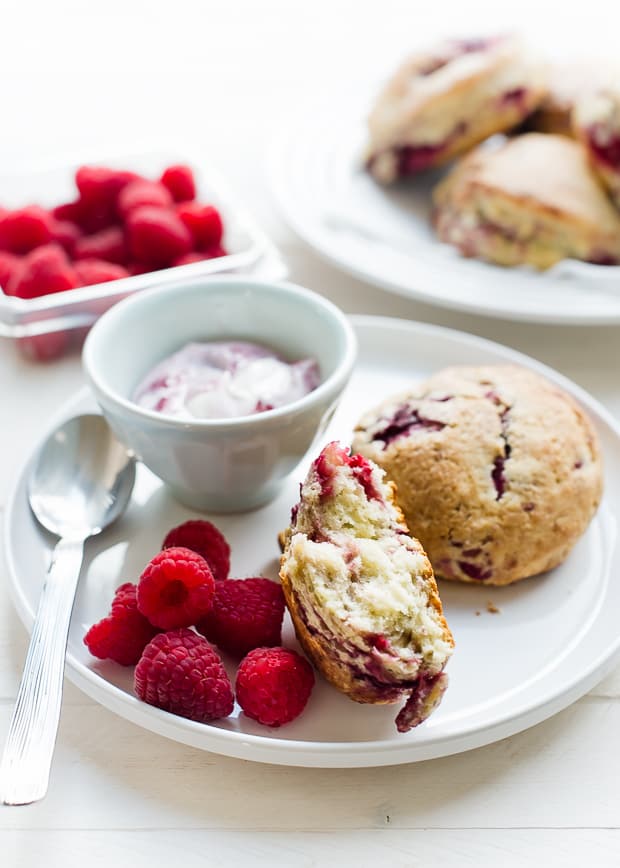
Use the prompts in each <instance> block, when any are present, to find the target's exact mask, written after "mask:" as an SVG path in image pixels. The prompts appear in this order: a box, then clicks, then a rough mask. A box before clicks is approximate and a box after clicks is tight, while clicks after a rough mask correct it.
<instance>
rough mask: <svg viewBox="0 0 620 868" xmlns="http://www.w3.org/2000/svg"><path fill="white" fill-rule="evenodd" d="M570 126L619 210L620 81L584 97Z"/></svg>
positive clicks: (579, 102) (577, 105) (576, 106)
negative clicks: (573, 128)
mask: <svg viewBox="0 0 620 868" xmlns="http://www.w3.org/2000/svg"><path fill="white" fill-rule="evenodd" d="M573 123H574V127H575V132H576V134H577V136H578V138H579V139H580V140H581V141H582V142H583V144H584V146H585V148H586V151H587V152H588V156H589V158H590V162H591V165H592V168H593V169H594V171H595V172H596V174H597V175H598V177H599V178H600V180H601V181H602V183H603V184H604V185H605V187H606V189H607V191H608V192H609V194H610V196H611V197H612V199H613V201H614V202H615V204H616V206H617V207H618V208H620V78H619V79H618V80H617V81H616V83H615V84H609V85H608V86H605V87H600V88H599V89H598V90H596V91H595V92H593V93H590V94H585V95H584V96H583V97H582V98H581V99H580V100H579V101H578V102H577V104H576V105H575V111H574V113H573Z"/></svg>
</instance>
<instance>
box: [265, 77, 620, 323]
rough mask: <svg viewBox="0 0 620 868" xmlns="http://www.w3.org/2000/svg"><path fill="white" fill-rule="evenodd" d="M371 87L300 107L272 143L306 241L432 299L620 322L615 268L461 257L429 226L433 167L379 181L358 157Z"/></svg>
mask: <svg viewBox="0 0 620 868" xmlns="http://www.w3.org/2000/svg"><path fill="white" fill-rule="evenodd" d="M375 90H376V86H373V85H372V84H368V85H367V86H363V87H362V86H361V85H360V86H359V87H358V88H356V90H355V91H354V92H352V93H340V94H336V95H335V96H333V97H332V99H331V102H327V103H326V104H324V105H322V106H320V107H319V108H318V110H317V111H311V110H306V111H305V112H304V115H303V116H302V117H301V118H299V119H298V120H297V121H295V120H293V121H290V122H287V128H286V131H285V132H284V133H283V134H282V135H281V136H280V138H279V139H278V140H277V142H276V143H275V144H274V147H273V150H272V153H271V155H270V156H271V159H270V163H271V171H270V174H271V177H272V180H273V186H274V190H275V193H276V196H277V199H278V201H279V204H280V206H281V208H282V210H283V212H284V215H285V217H286V219H287V220H288V222H289V223H290V225H291V226H292V227H293V229H294V230H295V231H296V232H297V234H298V235H299V236H300V237H301V238H303V239H304V241H306V242H307V243H308V244H310V245H311V246H312V247H314V249H315V250H316V251H317V252H318V253H320V254H321V255H323V256H324V257H326V258H327V259H329V260H330V261H332V262H333V263H335V264H336V265H337V266H339V267H340V268H343V269H344V270H345V271H348V272H350V273H352V274H354V275H355V276H356V277H360V278H362V279H364V280H368V281H370V282H371V283H374V284H376V285H377V286H381V287H384V288H385V289H389V290H392V291H394V292H398V293H400V294H402V295H405V296H410V297H411V298H416V299H419V300H421V301H425V302H428V303H430V304H436V305H440V306H442V307H447V308H452V309H456V310H464V311H469V312H472V313H478V314H483V315H485V316H494V317H504V318H506V319H515V320H524V321H528V322H550V323H573V324H575V325H585V324H590V325H593V324H597V323H598V324H603V323H613V322H616V323H617V322H620V267H618V266H613V267H612V266H600V265H591V264H588V263H584V262H576V261H573V260H565V261H564V262H562V263H559V264H558V265H557V266H556V267H555V268H553V269H551V270H549V271H547V272H543V273H540V272H536V271H534V270H532V269H529V268H500V267H499V266H495V265H490V264H488V263H484V262H479V261H477V260H474V259H465V258H463V257H462V256H460V255H459V254H458V253H457V252H456V250H455V249H453V248H452V247H451V246H449V245H446V244H441V243H440V242H438V241H437V239H436V237H435V235H434V233H433V230H432V228H431V226H430V220H429V217H430V210H431V195H430V194H431V189H432V187H433V185H434V184H435V183H436V182H437V180H438V179H439V177H440V174H439V173H430V174H427V175H424V176H418V177H417V178H416V179H410V180H407V181H404V182H401V183H400V184H396V185H395V186H393V187H388V188H384V187H381V186H380V185H378V184H376V183H375V182H374V181H373V180H372V179H371V178H370V176H369V175H368V173H367V172H366V171H364V169H363V168H362V162H361V154H362V152H363V147H364V143H365V121H364V119H365V117H366V115H367V113H368V110H369V107H370V104H371V101H372V98H373V94H374V92H375Z"/></svg>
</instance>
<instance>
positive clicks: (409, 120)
mask: <svg viewBox="0 0 620 868" xmlns="http://www.w3.org/2000/svg"><path fill="white" fill-rule="evenodd" d="M544 94H545V73H544V70H543V68H542V67H541V65H540V64H539V63H538V62H537V61H536V60H534V59H532V58H531V57H530V56H529V55H528V54H527V52H526V51H525V50H524V48H523V46H522V45H521V43H520V41H519V40H518V39H516V38H514V37H510V36H502V37H493V38H486V39H461V40H450V41H447V42H443V43H441V44H439V45H437V46H435V47H434V48H433V49H431V50H430V51H427V52H424V53H422V54H417V55H415V56H413V57H411V58H409V59H408V60H407V61H406V62H405V63H404V64H403V65H402V66H401V67H400V68H399V69H398V70H397V72H396V73H395V75H394V76H393V78H392V79H391V80H390V81H389V82H388V83H387V85H386V86H385V88H384V89H383V91H382V92H381V93H380V94H379V97H378V99H377V102H376V104H375V106H374V108H373V110H372V112H371V114H370V117H369V119H368V131H369V144H368V147H367V165H368V169H369V171H370V172H371V173H372V174H373V176H374V177H375V178H376V179H377V180H378V181H380V182H381V183H384V184H389V183H391V182H392V181H395V180H396V179H397V178H400V177H403V176H406V175H411V174H414V173H415V172H420V171H422V170H424V169H430V168H433V167H435V166H441V165H443V164H444V163H447V162H448V161H449V160H451V159H453V158H454V157H456V156H458V155H459V154H462V153H464V152H465V151H467V150H469V149H470V148H472V147H473V146H474V145H477V144H478V143H479V142H481V141H483V140H484V139H486V138H488V136H491V135H493V134H494V133H498V132H504V131H505V130H509V129H510V128H511V127H514V126H516V125H517V124H519V123H521V121H523V120H524V118H526V117H527V115H529V114H530V112H531V111H533V109H535V108H536V106H537V105H538V103H539V102H540V101H541V99H542V98H543V96H544Z"/></svg>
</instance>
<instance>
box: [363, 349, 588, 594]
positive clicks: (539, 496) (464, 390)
mask: <svg viewBox="0 0 620 868" xmlns="http://www.w3.org/2000/svg"><path fill="white" fill-rule="evenodd" d="M353 449H354V450H355V451H356V452H358V453H359V454H361V455H364V456H366V457H367V458H368V459H371V460H372V461H375V462H376V463H377V464H379V465H380V466H381V467H383V468H384V469H385V471H386V474H387V477H388V479H391V480H393V481H394V482H395V483H396V492H397V501H398V504H399V506H400V507H401V509H402V510H403V513H404V515H405V519H406V521H407V522H409V523H411V525H412V526H413V527H415V532H416V536H418V537H419V539H420V541H421V543H422V545H423V546H424V548H425V549H426V551H427V552H428V556H429V558H430V560H431V563H432V565H433V569H434V571H435V575H436V576H438V577H440V578H444V579H457V580H459V581H462V582H475V583H477V584H484V585H508V584H510V583H512V582H517V581H519V580H520V579H525V578H527V577H528V576H534V575H537V574H538V573H544V572H545V571H547V570H550V569H551V568H552V567H555V566H557V565H558V564H561V563H562V561H563V560H564V559H565V558H566V557H567V556H568V553H569V552H570V550H571V549H572V547H573V546H574V544H575V543H576V541H577V540H578V539H579V537H580V536H581V535H582V534H583V533H584V531H585V530H586V528H587V527H588V524H589V523H590V520H591V519H592V516H593V515H594V513H595V511H596V509H597V507H598V504H599V501H600V499H601V493H602V466H601V457H600V452H599V446H598V442H597V437H596V433H595V431H594V428H593V426H592V424H591V423H590V421H589V419H588V417H587V416H586V414H585V413H584V411H583V410H582V409H581V407H580V406H579V405H578V404H577V403H576V402H575V401H574V400H573V398H572V397H571V396H570V395H568V394H567V393H566V392H564V391H563V390H562V389H560V388H559V386H556V385H554V384H553V383H551V382H548V381H547V380H546V379H544V378H543V377H541V376H539V375H538V374H535V373H533V372H531V371H528V370H526V369H525V368H520V367H516V366H511V365H507V366H504V365H499V366H487V367H453V368H446V369H445V370H443V371H440V372H439V373H437V374H435V375H434V376H432V377H431V378H430V379H428V380H426V382H423V383H421V384H420V385H418V386H416V387H415V388H413V389H411V390H410V391H408V392H407V393H405V394H401V395H397V396H395V397H393V398H390V399H389V400H387V401H385V402H384V403H382V404H381V405H380V406H379V407H377V408H376V409H374V410H372V411H370V412H369V413H367V414H366V415H365V416H364V417H363V418H362V419H361V420H360V422H359V424H358V426H357V428H356V431H355V436H354V440H353Z"/></svg>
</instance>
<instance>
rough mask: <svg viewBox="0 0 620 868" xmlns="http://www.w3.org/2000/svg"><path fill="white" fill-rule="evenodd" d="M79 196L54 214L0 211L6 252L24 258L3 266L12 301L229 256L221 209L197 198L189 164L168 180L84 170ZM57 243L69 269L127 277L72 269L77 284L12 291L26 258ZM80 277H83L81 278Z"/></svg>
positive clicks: (1, 281)
mask: <svg viewBox="0 0 620 868" xmlns="http://www.w3.org/2000/svg"><path fill="white" fill-rule="evenodd" d="M75 183H76V187H77V197H76V198H75V199H73V200H72V201H70V202H64V203H62V204H59V205H56V206H55V207H53V208H51V209H46V208H43V207H41V206H40V205H36V204H30V205H26V206H25V207H21V208H17V209H14V210H7V209H5V208H2V207H0V254H2V255H3V257H4V256H9V255H10V256H11V257H16V260H17V261H16V262H14V261H13V260H11V261H10V268H9V270H8V271H7V267H6V263H5V262H3V263H2V264H1V265H0V287H1V288H2V290H3V291H4V292H5V294H7V295H17V296H19V297H20V298H38V297H40V296H43V295H48V294H49V293H51V292H61V291H63V290H65V289H73V288H76V287H78V286H91V285H93V284H96V283H103V282H106V281H109V280H117V279H120V278H121V277H127V276H128V275H134V274H145V273H147V272H150V271H157V270H159V269H162V268H170V267H176V266H179V265H186V264H189V263H192V262H199V261H202V260H205V259H213V258H215V257H219V256H225V255H226V253H227V251H226V249H225V247H224V245H223V243H222V238H223V234H224V223H223V220H222V216H221V214H220V213H219V211H218V209H217V208H216V207H215V206H214V205H212V204H211V203H208V202H200V201H197V200H196V182H195V180H194V175H193V172H192V169H191V168H190V167H189V166H184V165H174V166H169V167H168V168H167V169H166V170H165V171H164V173H163V174H162V176H161V178H160V179H158V180H152V179H147V178H143V177H141V176H140V175H137V174H136V173H135V172H130V171H126V170H122V169H111V168H107V167H104V166H80V168H79V169H78V170H77V172H76V174H75ZM50 244H55V245H56V246H58V247H60V248H61V249H62V250H63V251H64V253H65V254H66V256H67V265H68V266H72V265H73V264H75V263H76V262H77V261H81V260H92V259H96V260H100V261H104V262H109V263H113V264H114V265H120V266H123V268H124V269H125V270H124V271H123V272H120V273H116V274H115V273H114V272H113V271H109V272H107V274H105V275H104V277H103V278H102V277H101V271H100V270H96V269H92V268H87V269H76V270H75V271H72V278H71V280H70V281H68V282H67V281H66V280H65V281H64V284H65V285H63V282H62V281H60V282H53V283H50V281H49V280H48V279H47V278H42V279H41V280H39V279H38V278H37V277H36V275H35V276H34V278H33V277H32V276H30V277H29V283H28V289H27V290H26V291H21V292H15V291H14V290H11V289H10V282H11V281H10V278H11V276H12V274H13V273H14V272H15V271H16V270H19V266H21V265H22V264H23V265H28V263H27V262H26V258H27V257H28V256H31V255H32V254H33V252H36V251H38V250H40V249H41V248H42V247H45V248H47V247H48V246H49V245H50ZM76 271H77V272H78V274H77V277H76Z"/></svg>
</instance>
